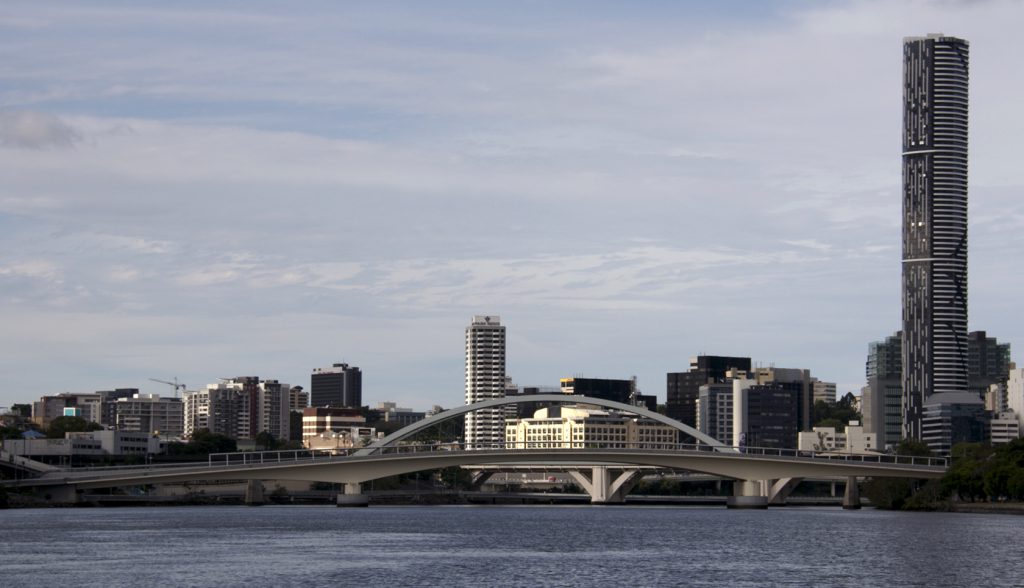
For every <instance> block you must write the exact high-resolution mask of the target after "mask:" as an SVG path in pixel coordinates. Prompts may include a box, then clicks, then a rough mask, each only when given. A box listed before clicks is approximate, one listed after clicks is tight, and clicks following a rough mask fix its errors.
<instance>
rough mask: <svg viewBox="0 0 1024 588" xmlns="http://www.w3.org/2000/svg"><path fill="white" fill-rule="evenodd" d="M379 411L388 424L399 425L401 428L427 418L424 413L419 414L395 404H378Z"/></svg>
mask: <svg viewBox="0 0 1024 588" xmlns="http://www.w3.org/2000/svg"><path fill="white" fill-rule="evenodd" d="M377 411H378V412H380V416H381V418H382V419H383V420H384V422H386V423H398V424H399V425H400V426H403V427H405V426H408V425H411V424H413V423H415V422H418V421H422V420H423V419H425V418H427V414H426V413H424V412H417V411H414V410H413V409H411V408H403V407H401V406H398V405H397V404H396V403H394V402H380V403H377Z"/></svg>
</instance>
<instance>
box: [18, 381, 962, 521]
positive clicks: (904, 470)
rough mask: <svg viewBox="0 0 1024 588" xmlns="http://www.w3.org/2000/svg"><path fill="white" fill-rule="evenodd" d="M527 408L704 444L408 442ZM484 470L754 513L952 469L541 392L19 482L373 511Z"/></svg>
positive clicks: (854, 501)
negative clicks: (737, 439)
mask: <svg viewBox="0 0 1024 588" xmlns="http://www.w3.org/2000/svg"><path fill="white" fill-rule="evenodd" d="M519 402H561V403H567V402H571V403H585V404H593V405H597V406H603V407H606V408H615V409H619V410H623V411H627V412H630V413H634V414H637V415H639V416H642V417H646V418H650V419H653V420H656V421H658V422H661V423H664V424H667V425H669V426H672V427H675V428H676V429H678V430H679V431H680V432H681V433H683V434H684V435H686V436H688V437H690V438H692V439H693V440H694V441H696V442H695V443H679V444H665V443H658V444H650V443H646V444H627V443H609V442H602V443H587V444H581V445H583V446H582V447H572V448H564V447H562V446H561V444H560V443H559V444H556V443H552V444H550V446H546V447H545V446H541V447H536V446H535V445H536V444H530V445H529V446H527V447H524V448H506V447H495V448H479V449H474V450H469V451H467V450H465V449H463V448H462V446H461V445H459V444H400V443H401V442H402V441H404V440H405V439H407V438H408V437H411V436H413V435H416V434H417V433H419V432H421V431H423V430H425V429H427V428H429V427H431V426H433V425H435V424H437V423H439V422H442V421H445V420H448V419H451V418H457V417H459V416H461V415H463V414H465V413H467V412H469V411H472V410H478V409H481V408H491V407H494V406H500V405H502V404H512V403H519ZM574 445H576V443H574ZM479 464H518V465H547V466H565V467H566V469H567V470H569V471H573V472H575V473H574V474H573V476H574V478H575V479H576V480H577V482H578V483H579V485H580V486H581V487H583V488H584V489H585V490H586V491H587V493H588V494H590V496H591V500H592V502H594V503H597V504H605V503H618V502H622V501H623V500H624V498H625V495H626V494H627V493H628V492H629V490H630V489H632V487H633V486H634V485H635V484H636V483H637V482H638V481H639V479H640V477H641V476H642V473H641V470H640V469H638V468H637V466H650V467H658V468H668V469H673V470H687V471H693V472H701V473H706V474H711V475H716V476H722V477H726V478H731V479H734V480H737V483H736V484H735V485H734V486H735V489H736V490H735V496H734V497H732V499H731V500H730V506H734V507H755V508H758V507H764V506H767V505H768V504H769V503H776V504H777V503H780V501H782V500H784V499H785V495H786V494H787V493H788V490H791V489H792V488H793V487H794V486H795V485H796V483H798V482H799V480H801V479H803V478H805V477H814V478H821V477H842V478H845V479H847V481H848V483H847V493H848V496H847V497H846V499H847V502H848V504H846V503H844V504H845V505H846V506H849V507H855V506H856V505H859V502H860V501H859V496H856V495H855V492H856V479H857V478H861V477H910V478H939V477H941V476H942V475H943V474H944V473H945V471H946V462H945V460H942V459H934V458H919V457H918V458H912V457H903V456H893V455H870V456H861V455H835V454H822V453H815V452H797V451H795V450H779V449H759V448H751V447H748V448H734V447H727V446H725V445H723V444H722V443H720V442H718V441H717V440H715V439H713V438H710V437H708V436H707V435H704V434H703V433H700V432H699V431H696V430H694V429H693V428H691V427H688V426H687V425H684V424H682V423H679V422H678V421H675V420H672V419H669V418H668V417H666V416H664V415H660V414H657V413H653V412H651V411H648V410H646V409H644V408H640V407H635V406H629V405H625V404H621V403H617V402H612V401H608V400H602V399H597V398H586V397H580V396H567V395H563V394H540V395H532V396H518V397H512V398H508V399H493V400H487V401H484V402H480V403H476V404H472V405H467V406H463V407H459V408H456V409H452V410H449V411H446V412H444V413H440V414H438V415H434V416H433V417H430V418H429V419H425V420H424V421H420V422H417V423H414V424H413V425H410V426H408V427H405V428H404V429H401V430H399V431H397V432H396V433H393V434H392V435H389V436H387V437H385V438H384V439H382V440H380V441H378V442H376V443H374V444H373V445H371V446H370V447H366V448H363V449H358V450H354V451H351V452H349V453H344V454H326V453H315V452H308V451H294V452H263V453H234V454H216V455H212V456H210V459H209V460H208V461H207V462H204V463H199V464H185V465H166V466H135V467H113V468H111V467H105V468H67V469H60V470H51V471H46V472H43V473H42V474H41V475H40V476H38V477H36V478H31V479H23V480H19V481H17V482H16V484H17V485H18V486H22V487H35V488H41V489H42V488H45V490H46V492H47V493H48V494H50V495H51V496H52V497H54V499H56V500H60V501H70V502H73V501H74V500H75V498H76V496H77V493H78V492H80V491H84V490H86V489H91V488H106V487H117V486H132V485H141V484H159V483H171V482H185V481H192V480H252V481H253V482H252V483H251V484H250V487H251V492H252V493H253V496H252V498H253V499H254V500H255V499H256V498H258V495H259V494H261V493H262V486H261V484H260V483H259V481H260V480H303V481H311V482H332V483H341V484H344V485H345V494H344V495H340V496H339V497H338V504H339V505H365V504H366V503H367V500H366V497H365V496H363V495H362V493H361V484H363V483H364V482H368V481H370V480H374V479H377V478H384V477H388V476H394V475H398V474H405V473H412V472H417V471H423V470H434V469H441V468H446V467H453V466H472V465H479ZM8 484H10V483H9V482H8ZM851 488H852V490H851ZM851 492H853V493H854V494H852V495H851V494H850V493H851Z"/></svg>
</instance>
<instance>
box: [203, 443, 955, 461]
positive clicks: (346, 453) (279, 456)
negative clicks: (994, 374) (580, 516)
mask: <svg viewBox="0 0 1024 588" xmlns="http://www.w3.org/2000/svg"><path fill="white" fill-rule="evenodd" d="M371 448H372V449H374V452H373V453H372V455H373V456H384V455H408V454H418V453H433V452H450V451H523V452H524V453H526V452H530V451H538V450H539V451H551V450H570V451H571V450H593V449H599V450H603V451H623V452H629V451H637V450H640V451H668V452H677V451H686V452H693V451H696V452H706V453H715V454H716V455H717V456H722V457H727V456H735V457H743V456H751V455H756V456H763V457H785V458H802V459H813V460H816V461H818V460H829V461H842V462H858V463H877V464H894V465H911V466H930V467H946V466H947V460H946V459H945V458H941V457H918V456H910V455H894V454H888V453H871V454H857V453H844V452H838V451H811V450H799V449H780V448H776V447H712V446H710V445H706V444H703V443H663V442H626V441H571V442H566V441H519V442H506V443H498V444H493V445H482V444H480V443H476V444H474V445H473V447H472V448H467V447H466V445H465V444H464V443H458V442H451V443H404V444H399V445H394V446H383V447H371ZM361 449H365V448H340V449H330V450H309V449H306V450H302V449H300V450H285V451H249V452H236V453H214V454H211V455H210V456H209V460H208V464H209V465H210V466H211V467H213V466H250V465H260V464H266V465H269V464H274V463H289V462H291V463H294V462H308V461H329V460H337V459H345V458H349V457H352V456H353V454H355V453H356V452H358V451H360V450H361Z"/></svg>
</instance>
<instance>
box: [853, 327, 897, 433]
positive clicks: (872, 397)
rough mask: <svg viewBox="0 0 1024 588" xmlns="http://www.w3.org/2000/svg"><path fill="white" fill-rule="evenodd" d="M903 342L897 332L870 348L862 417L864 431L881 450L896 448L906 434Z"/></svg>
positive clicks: (866, 367)
mask: <svg viewBox="0 0 1024 588" xmlns="http://www.w3.org/2000/svg"><path fill="white" fill-rule="evenodd" d="M902 342H903V338H902V334H901V333H900V332H897V333H895V334H894V335H892V336H890V337H886V338H885V339H883V340H882V341H875V342H873V343H871V344H869V345H868V358H867V362H866V363H865V374H866V376H867V386H865V387H864V388H862V389H861V403H862V407H861V408H862V410H861V415H862V416H863V418H864V430H865V431H866V432H868V433H871V434H874V435H875V436H876V437H877V440H878V445H879V447H881V448H886V447H895V446H896V445H897V444H898V443H899V442H900V439H901V438H902V435H903V408H902V406H903V387H902V383H901V382H902V375H903V371H902V370H903V361H902V359H901V354H902V347H903V344H902Z"/></svg>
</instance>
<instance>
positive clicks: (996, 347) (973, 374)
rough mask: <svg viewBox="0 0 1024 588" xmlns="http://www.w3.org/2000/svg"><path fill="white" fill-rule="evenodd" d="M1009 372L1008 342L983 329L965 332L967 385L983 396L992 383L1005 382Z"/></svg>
mask: <svg viewBox="0 0 1024 588" xmlns="http://www.w3.org/2000/svg"><path fill="white" fill-rule="evenodd" d="M1009 373H1010V344H1009V343H1000V342H999V341H998V340H997V339H996V338H995V337H989V336H988V335H987V334H986V333H985V331H971V332H970V333H967V385H968V388H969V389H970V391H972V392H974V393H976V394H977V395H978V396H979V397H982V398H984V397H985V394H986V393H987V392H988V390H989V388H990V387H991V386H992V385H994V384H1005V383H1006V378H1007V375H1008V374H1009Z"/></svg>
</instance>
